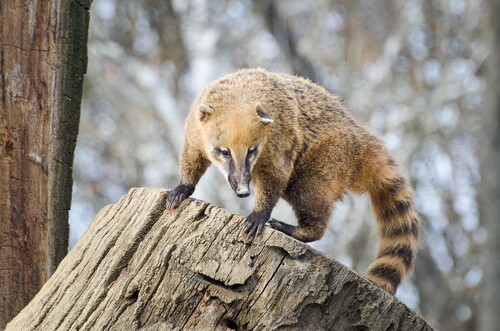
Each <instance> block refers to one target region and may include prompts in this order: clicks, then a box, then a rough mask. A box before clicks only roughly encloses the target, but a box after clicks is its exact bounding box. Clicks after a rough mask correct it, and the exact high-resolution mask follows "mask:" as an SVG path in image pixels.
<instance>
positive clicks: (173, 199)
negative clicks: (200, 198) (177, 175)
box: [166, 184, 194, 211]
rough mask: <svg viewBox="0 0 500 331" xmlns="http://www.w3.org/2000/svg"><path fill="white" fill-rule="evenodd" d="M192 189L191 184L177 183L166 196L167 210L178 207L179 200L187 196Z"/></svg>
mask: <svg viewBox="0 0 500 331" xmlns="http://www.w3.org/2000/svg"><path fill="white" fill-rule="evenodd" d="M193 191H194V187H193V186H192V185H185V184H179V185H177V186H176V187H175V188H174V189H173V190H172V191H171V192H170V193H169V195H168V196H167V203H166V208H167V210H168V211H172V210H174V209H175V208H177V207H179V205H180V204H181V202H182V201H183V200H184V199H186V198H187V197H189V196H190V195H191V194H192V193H193Z"/></svg>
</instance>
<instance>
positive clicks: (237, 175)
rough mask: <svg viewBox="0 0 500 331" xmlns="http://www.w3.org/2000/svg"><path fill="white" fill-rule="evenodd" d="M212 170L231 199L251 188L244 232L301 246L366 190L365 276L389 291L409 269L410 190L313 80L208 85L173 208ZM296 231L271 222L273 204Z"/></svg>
mask: <svg viewBox="0 0 500 331" xmlns="http://www.w3.org/2000/svg"><path fill="white" fill-rule="evenodd" d="M211 163H214V164H215V165H217V166H218V167H219V168H220V170H221V172H222V173H223V174H224V176H225V177H226V179H227V182H228V183H229V185H230V186H231V188H232V189H233V190H234V191H235V193H236V194H237V195H238V197H242V198H243V197H248V196H249V195H250V182H251V181H252V182H253V184H254V187H255V203H254V206H253V211H252V212H251V213H250V215H248V217H247V218H246V220H245V222H244V229H243V231H244V232H245V233H246V234H247V235H250V236H255V235H258V234H259V233H260V232H261V231H262V228H263V226H264V224H265V223H266V222H269V225H270V226H271V227H272V228H274V229H277V230H279V231H282V232H284V233H286V234H287V235H290V236H292V237H294V238H296V239H298V240H301V241H303V242H310V241H314V240H318V239H320V238H321V237H322V236H323V235H324V234H325V231H326V229H327V226H328V222H329V219H330V214H331V212H332V208H333V205H334V202H335V201H337V200H340V199H341V197H342V195H343V194H344V193H345V192H346V190H348V189H349V190H350V191H352V192H354V193H358V194H360V193H362V192H367V193H368V194H369V196H370V199H371V203H372V207H373V210H374V212H375V214H376V219H377V226H378V232H379V235H380V240H379V243H378V248H377V253H376V260H375V262H374V263H373V264H372V265H371V266H370V268H369V270H368V275H367V278H369V279H370V280H372V281H373V282H375V283H376V284H378V285H379V286H380V287H382V288H383V289H385V290H386V291H388V292H390V293H392V294H395V292H396V289H397V287H398V286H399V285H400V284H401V282H402V280H403V279H404V277H405V275H406V274H407V273H408V272H409V271H410V269H412V267H413V262H414V259H415V254H416V252H417V245H418V236H419V229H420V220H419V217H418V215H417V213H416V212H415V209H414V206H413V191H412V188H411V187H410V185H409V184H408V182H407V181H406V180H405V178H404V177H403V176H402V175H401V173H400V171H399V169H398V167H397V165H396V163H395V161H394V159H393V157H392V156H391V155H390V154H389V153H388V151H387V149H386V148H385V147H384V144H383V142H382V140H381V139H380V138H378V137H377V136H376V135H375V134H373V133H372V132H371V131H370V130H368V129H367V128H365V127H364V126H362V125H361V124H359V123H358V122H356V121H355V120H354V118H353V117H352V115H351V114H350V113H349V112H348V111H347V110H346V109H345V107H344V106H343V105H342V102H341V101H340V99H339V97H337V96H336V95H334V94H332V93H330V92H329V91H327V90H326V89H325V88H323V87H321V86H319V85H317V84H315V83H312V82H311V81H309V80H307V79H304V78H301V77H296V76H290V75H286V74H279V73H271V72H267V71H265V70H263V69H244V70H239V71H237V72H235V73H232V74H229V75H227V76H225V77H223V78H220V79H218V80H216V81H214V82H212V83H211V84H209V85H208V86H207V87H206V88H205V89H204V90H203V91H202V92H201V94H200V95H199V97H198V99H197V100H196V101H195V102H194V104H193V106H192V108H191V111H190V114H189V116H188V117H187V119H186V124H185V134H184V147H183V151H182V156H181V164H180V175H181V181H180V183H179V185H177V186H176V187H175V188H174V189H173V190H172V192H171V193H170V194H169V195H168V197H167V203H166V205H167V206H166V207H167V209H168V210H172V209H174V208H176V207H177V206H179V204H180V203H181V202H182V200H184V199H185V198H187V197H189V196H190V195H191V194H192V193H193V192H194V189H195V186H196V184H197V183H198V181H199V180H200V177H201V176H202V175H203V173H204V172H205V170H206V169H207V167H208V166H209V165H210V164H211ZM280 197H281V198H283V199H285V200H286V201H287V202H289V203H290V204H291V205H292V207H293V210H294V212H295V214H296V215H297V218H298V223H299V224H298V226H292V225H289V224H286V223H282V222H280V221H276V220H270V216H271V211H272V210H273V208H274V206H275V205H276V203H277V202H278V199H279V198H280Z"/></svg>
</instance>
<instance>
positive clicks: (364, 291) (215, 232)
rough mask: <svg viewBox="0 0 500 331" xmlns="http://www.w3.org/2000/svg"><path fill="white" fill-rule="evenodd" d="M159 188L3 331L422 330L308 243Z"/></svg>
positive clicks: (110, 226)
mask: <svg viewBox="0 0 500 331" xmlns="http://www.w3.org/2000/svg"><path fill="white" fill-rule="evenodd" d="M168 192H169V191H167V190H159V189H132V190H131V191H130V192H129V193H128V194H127V195H126V196H124V197H123V198H122V199H121V200H120V201H119V202H118V203H117V204H115V205H110V206H107V207H105V208H104V209H102V210H101V211H100V212H99V213H98V215H97V216H96V217H95V219H94V220H93V221H92V223H91V224H90V226H89V228H88V229H87V231H86V232H85V234H84V235H83V237H82V238H81V239H80V240H79V241H78V243H77V244H76V245H75V247H74V248H73V249H72V250H71V252H69V254H68V256H67V257H66V258H65V259H64V260H63V261H62V262H61V264H60V266H59V268H58V269H57V270H56V272H55V273H54V275H53V276H52V277H51V278H50V279H49V281H48V282H47V283H46V284H45V286H44V287H43V288H42V290H41V291H40V292H39V293H38V294H37V295H36V297H35V298H34V299H33V300H32V301H31V303H30V304H29V305H28V306H26V308H25V309H24V310H23V311H22V312H21V313H20V314H19V315H18V316H17V317H16V318H14V319H13V320H12V322H11V323H10V324H8V325H7V330H53V329H58V330H138V329H145V330H184V329H203V330H211V329H214V330H226V329H240V330H251V329H252V330H271V329H272V330H274V329H278V328H279V329H282V330H313V329H314V330H322V329H323V330H328V329H330V330H345V329H356V330H430V329H431V327H430V326H429V325H428V324H427V323H426V322H425V321H424V320H423V319H422V317H421V316H419V315H418V314H416V313H415V312H414V311H412V310H411V309H409V308H408V307H406V306H405V305H404V304H403V303H401V302H400V301H398V300H397V299H396V298H395V297H393V296H392V295H390V294H388V293H386V292H384V291H383V290H381V289H380V288H378V287H377V286H376V285H374V284H372V283H371V282H369V281H368V280H366V279H364V278H363V277H361V276H359V275H357V274H356V273H354V272H353V271H351V270H349V269H348V268H347V267H345V266H343V265H342V264H340V263H338V262H336V261H334V260H333V259H331V258H329V257H327V256H326V255H324V254H321V253H319V252H317V251H315V250H314V249H312V248H310V247H309V246H308V245H306V244H303V243H301V242H298V241H296V240H294V239H292V238H290V237H287V236H286V235H284V234H282V233H280V232H277V231H274V230H272V229H270V228H268V227H266V228H265V229H264V231H263V233H262V235H261V236H259V237H258V238H256V239H254V240H253V241H252V242H245V241H242V240H240V239H238V237H237V234H238V232H239V230H240V228H241V226H242V222H243V220H244V218H243V217H241V216H236V215H233V214H231V213H229V212H227V211H225V210H222V209H220V208H217V207H214V206H211V205H208V204H207V203H205V202H202V201H197V200H193V199H187V200H186V201H184V202H183V203H182V204H181V206H180V207H179V208H177V209H176V210H174V211H173V212H165V201H166V197H167V195H168Z"/></svg>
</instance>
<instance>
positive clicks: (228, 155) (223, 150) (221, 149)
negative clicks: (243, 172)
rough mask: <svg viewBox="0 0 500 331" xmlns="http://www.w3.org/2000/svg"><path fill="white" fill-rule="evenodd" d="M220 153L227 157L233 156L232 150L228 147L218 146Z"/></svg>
mask: <svg viewBox="0 0 500 331" xmlns="http://www.w3.org/2000/svg"><path fill="white" fill-rule="evenodd" d="M217 152H218V154H222V156H224V157H225V158H226V159H229V158H231V152H230V151H229V150H228V149H223V148H217Z"/></svg>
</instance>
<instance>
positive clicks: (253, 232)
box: [242, 210, 270, 237]
mask: <svg viewBox="0 0 500 331" xmlns="http://www.w3.org/2000/svg"><path fill="white" fill-rule="evenodd" d="M269 214H270V213H269V212H268V211H265V210H263V211H257V212H256V211H253V212H251V213H250V215H248V217H247V219H246V220H245V223H244V224H243V230H242V232H244V233H245V234H246V236H247V237H255V236H257V235H259V234H260V233H261V232H262V229H263V228H264V224H266V222H267V221H268V220H269V216H270V215H269Z"/></svg>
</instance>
